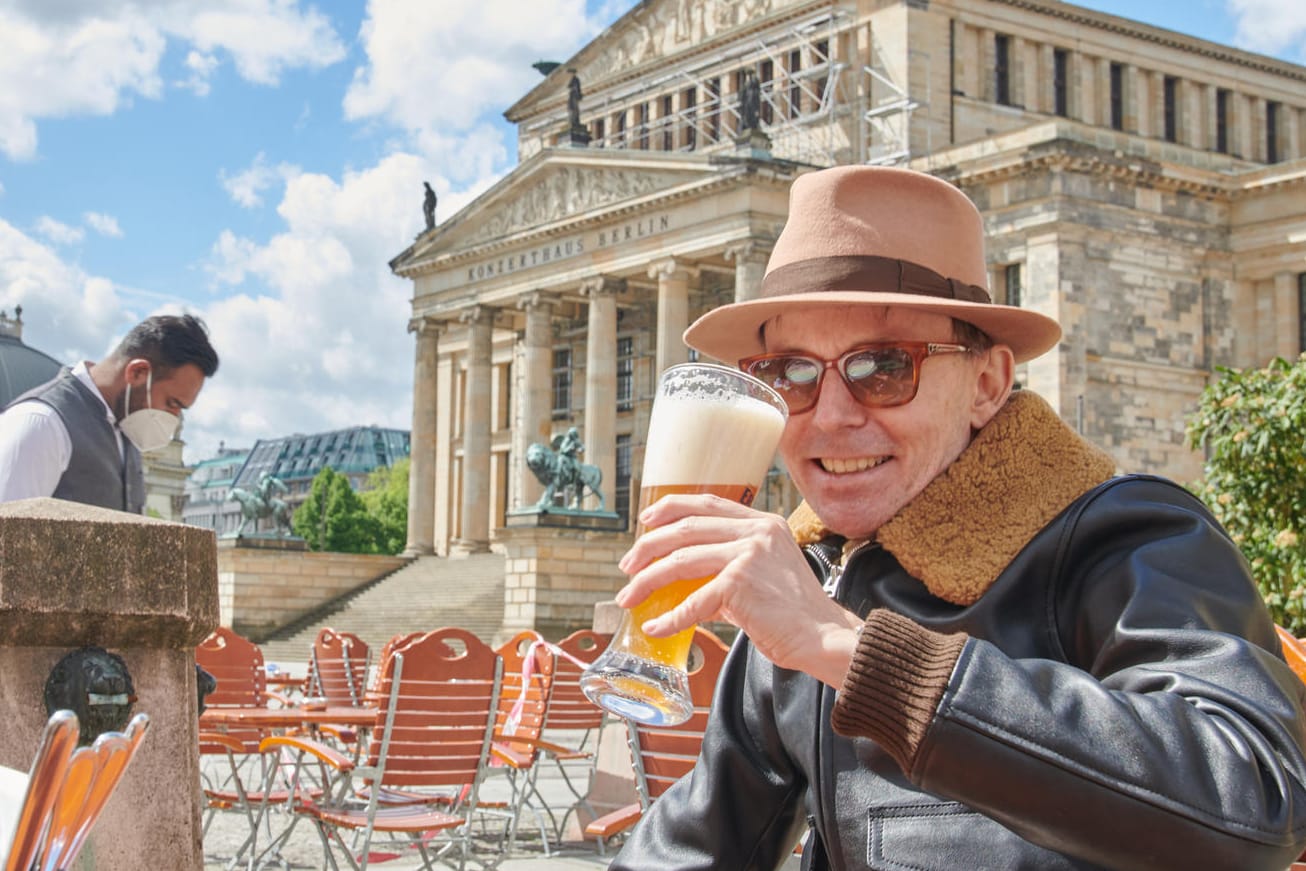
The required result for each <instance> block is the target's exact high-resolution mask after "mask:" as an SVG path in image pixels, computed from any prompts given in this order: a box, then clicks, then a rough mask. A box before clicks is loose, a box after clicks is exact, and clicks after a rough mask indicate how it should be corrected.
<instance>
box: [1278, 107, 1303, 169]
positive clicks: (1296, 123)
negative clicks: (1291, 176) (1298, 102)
mask: <svg viewBox="0 0 1306 871" xmlns="http://www.w3.org/2000/svg"><path fill="white" fill-rule="evenodd" d="M1279 116H1280V119H1281V120H1280V122H1279V123H1280V125H1281V128H1282V130H1283V154H1282V158H1283V159H1284V160H1296V159H1297V158H1299V157H1301V156H1302V153H1301V112H1300V110H1298V109H1297V108H1296V107H1294V106H1288V105H1280V107H1279Z"/></svg>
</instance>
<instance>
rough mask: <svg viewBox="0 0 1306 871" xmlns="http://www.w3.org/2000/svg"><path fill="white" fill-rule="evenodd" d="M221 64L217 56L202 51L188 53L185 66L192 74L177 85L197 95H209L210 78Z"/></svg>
mask: <svg viewBox="0 0 1306 871" xmlns="http://www.w3.org/2000/svg"><path fill="white" fill-rule="evenodd" d="M220 64H221V61H219V60H218V59H217V58H216V57H215V56H213V55H211V54H205V53H204V52H201V51H189V52H187V53H186V60H185V62H184V64H183V65H184V66H185V67H186V70H187V71H188V72H189V73H190V76H189V77H188V78H186V79H183V80H181V81H179V82H177V87H179V88H182V89H184V90H187V91H190V92H191V93H193V94H194V95H195V96H197V97H204V96H207V95H208V93H209V90H210V88H211V86H210V84H209V80H210V79H212V78H213V74H214V73H215V72H216V71H217V69H218V66H219V65H220Z"/></svg>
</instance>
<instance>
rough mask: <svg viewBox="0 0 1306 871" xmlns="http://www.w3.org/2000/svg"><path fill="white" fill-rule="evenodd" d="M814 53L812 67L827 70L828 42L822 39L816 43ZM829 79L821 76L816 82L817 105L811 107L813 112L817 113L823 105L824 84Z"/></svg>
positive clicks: (828, 57) (828, 61) (828, 58)
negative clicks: (820, 67)
mask: <svg viewBox="0 0 1306 871" xmlns="http://www.w3.org/2000/svg"><path fill="white" fill-rule="evenodd" d="M814 53H815V55H816V56H815V57H814V58H813V62H814V65H815V66H825V68H826V69H829V64H830V41H829V40H828V39H823V40H821V41H820V42H818V43H817V44H816V48H815V51H814ZM829 79H830V77H829V76H821V77H820V78H819V79H817V80H816V101H817V105H816V106H814V107H813V111H817V110H819V109H820V108H821V107H822V106H824V105H825V84H826V82H828V81H829Z"/></svg>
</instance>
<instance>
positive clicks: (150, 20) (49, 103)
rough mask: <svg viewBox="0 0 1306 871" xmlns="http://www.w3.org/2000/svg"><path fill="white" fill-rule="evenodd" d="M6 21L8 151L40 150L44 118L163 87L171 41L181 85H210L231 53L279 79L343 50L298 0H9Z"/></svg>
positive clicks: (243, 69)
mask: <svg viewBox="0 0 1306 871" xmlns="http://www.w3.org/2000/svg"><path fill="white" fill-rule="evenodd" d="M9 5H10V6H11V7H13V8H9V9H6V10H4V11H3V13H2V14H3V19H4V26H3V27H0V94H3V95H4V96H3V99H0V152H3V153H4V154H6V155H8V156H9V157H10V158H12V159H15V160H24V159H30V158H32V157H34V156H35V154H36V150H37V122H38V121H40V120H43V119H48V118H61V117H70V116H80V115H108V114H112V113H114V112H116V111H118V109H120V108H121V107H122V106H123V105H124V104H126V103H129V102H130V101H131V100H132V99H133V97H135V96H143V97H147V98H154V97H158V96H159V95H160V94H161V93H162V87H163V84H162V78H161V75H160V64H161V62H162V61H163V58H164V53H165V50H166V48H167V45H168V42H169V41H170V40H172V41H179V42H181V43H182V44H183V47H184V48H185V47H189V48H192V49H193V50H191V51H188V53H187V55H186V60H185V62H184V65H185V68H186V69H187V71H188V72H189V78H187V79H186V80H184V81H182V82H181V83H180V86H181V87H184V88H187V89H189V90H191V91H193V92H195V93H198V94H201V95H202V94H204V93H207V92H208V88H209V81H210V79H211V78H212V76H213V74H214V72H215V69H216V66H217V63H218V60H217V58H219V57H222V56H227V57H230V58H231V60H232V62H233V64H234V66H235V68H236V71H237V72H238V73H239V74H240V76H241V77H242V78H244V79H246V80H248V81H252V82H256V83H258V84H262V85H275V84H276V83H277V82H278V81H279V79H280V76H281V75H282V73H283V72H285V71H286V70H287V69H293V68H299V67H308V68H321V67H324V66H328V65H330V64H333V63H336V62H338V61H340V60H341V59H343V58H344V56H345V47H344V45H343V43H342V42H341V40H340V38H339V37H338V36H337V34H336V33H335V30H334V29H333V28H332V26H331V23H330V21H329V20H328V19H327V18H326V16H324V15H323V14H322V13H321V12H319V11H317V10H316V9H314V8H312V7H307V8H301V6H300V3H299V0H207V2H205V3H204V4H202V8H201V11H199V12H198V13H197V12H196V4H194V3H191V2H187V0H152V2H149V3H147V4H144V5H141V4H138V3H133V2H122V0H120V2H116V3H114V2H103V3H91V2H77V0H67V2H59V3H49V2H42V0H26V2H18V3H10V4H9Z"/></svg>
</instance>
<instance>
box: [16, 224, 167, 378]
mask: <svg viewBox="0 0 1306 871" xmlns="http://www.w3.org/2000/svg"><path fill="white" fill-rule="evenodd" d="M128 296H129V292H127V291H125V290H124V289H123V288H120V287H118V286H117V285H115V284H114V283H113V282H112V281H110V280H109V279H107V278H104V277H101V276H95V275H89V274H88V273H86V272H85V271H84V270H82V269H80V268H78V267H76V266H71V265H69V264H67V263H65V262H64V261H63V260H62V259H61V258H60V257H59V255H58V254H57V253H56V252H55V251H54V250H52V249H51V248H49V247H48V246H46V245H43V244H42V243H40V242H38V241H36V240H35V239H32V238H31V237H29V236H27V235H26V234H25V233H23V232H22V231H20V230H18V229H17V228H16V227H14V226H13V225H12V224H9V223H7V222H6V221H4V220H3V219H0V309H5V310H12V309H13V307H14V306H16V305H21V306H22V307H23V322H24V328H23V340H24V341H25V342H26V343H27V344H29V345H31V346H33V347H35V348H39V349H41V350H42V351H44V352H45V353H47V354H49V355H50V356H52V357H55V358H56V359H59V360H61V361H64V362H71V361H75V360H81V359H91V360H96V359H99V357H100V356H101V355H102V354H103V353H104V352H105V351H106V350H108V349H109V347H110V346H111V345H112V341H111V338H112V337H116V336H118V335H121V333H123V332H125V330H126V329H127V328H129V327H130V326H131V325H132V324H133V323H134V322H135V321H136V320H139V317H143V316H144V315H143V314H140V310H139V309H136V308H135V305H134V303H135V302H139V300H132V299H128V298H127V297H128Z"/></svg>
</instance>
